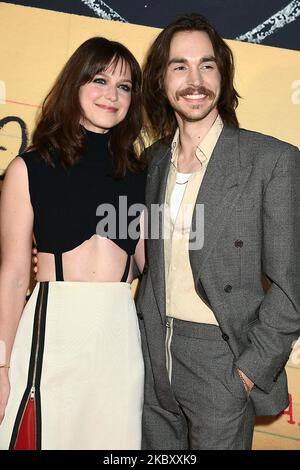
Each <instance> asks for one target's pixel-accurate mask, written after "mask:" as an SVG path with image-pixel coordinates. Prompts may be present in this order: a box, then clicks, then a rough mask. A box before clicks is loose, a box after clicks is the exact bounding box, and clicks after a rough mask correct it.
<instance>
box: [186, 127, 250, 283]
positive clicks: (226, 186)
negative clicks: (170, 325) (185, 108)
mask: <svg viewBox="0 0 300 470" xmlns="http://www.w3.org/2000/svg"><path fill="white" fill-rule="evenodd" d="M251 169H252V166H251V165H248V166H245V167H242V165H241V159H240V145H239V130H238V129H233V128H228V127H224V129H223V131H222V133H221V135H220V137H219V140H218V142H217V144H216V146H215V149H214V151H213V154H212V156H211V159H210V161H209V164H208V166H207V169H206V173H205V175H204V178H203V181H202V185H201V188H200V191H199V193H198V196H197V200H196V205H195V209H194V213H193V219H192V227H191V234H190V253H189V254H190V262H191V267H192V271H193V275H194V280H195V283H196V285H197V283H198V280H199V279H198V276H199V275H200V274H201V269H203V266H204V264H205V262H206V260H207V259H208V257H209V255H210V253H211V251H212V249H213V248H214V246H215V244H216V242H217V239H218V237H219V236H220V234H221V232H222V229H223V227H224V225H225V224H226V223H227V222H228V218H229V216H230V213H231V211H232V210H233V208H234V206H235V204H236V202H237V200H238V198H239V197H240V195H241V193H242V191H243V188H244V186H245V183H246V181H247V179H248V176H249V174H250V172H251ZM197 204H203V205H204V240H203V241H204V243H203V247H202V248H201V249H193V248H192V246H193V245H192V243H191V242H192V234H193V233H197V220H196V219H197V211H196V207H197ZM200 229H201V228H200ZM198 231H199V225H198Z"/></svg>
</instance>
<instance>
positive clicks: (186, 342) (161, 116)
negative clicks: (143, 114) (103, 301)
mask: <svg viewBox="0 0 300 470" xmlns="http://www.w3.org/2000/svg"><path fill="white" fill-rule="evenodd" d="M233 76H234V65H233V58H232V53H231V51H230V49H229V47H228V46H227V45H226V43H225V42H224V41H223V40H222V39H221V37H220V36H219V34H218V33H217V32H216V31H215V29H214V28H213V27H212V26H211V25H210V24H209V23H208V21H207V20H206V19H205V18H204V17H202V16H200V15H196V14H193V15H188V16H182V17H180V18H179V19H178V20H176V21H175V22H173V23H171V24H170V25H169V26H167V27H166V28H165V29H164V30H163V31H162V32H161V33H160V34H159V36H158V37H157V39H156V40H155V41H154V44H153V45H152V47H151V49H150V52H149V55H148V58H147V61H146V64H145V68H144V80H145V85H144V94H145V107H146V111H147V114H148V117H149V121H150V124H151V126H152V129H153V130H154V133H155V135H156V136H157V137H161V140H159V141H158V142H156V143H155V144H154V145H153V146H151V147H150V148H149V149H148V150H147V153H148V157H149V162H150V163H149V171H148V181H147V191H146V202H147V206H148V210H149V224H148V225H149V226H148V234H149V239H148V240H147V252H148V266H146V268H145V270H144V276H143V279H142V282H141V286H140V289H139V295H138V299H137V311H138V315H139V318H140V327H141V334H142V342H143V348H144V358H145V367H146V384H145V405H144V415H143V435H144V438H143V448H146V449H188V448H189V449H250V448H251V444H252V436H253V428H254V419H255V415H276V414H278V413H279V412H281V411H282V410H283V409H285V408H286V407H287V405H288V394H287V381H286V374H285V371H284V367H285V364H286V362H287V360H288V357H289V353H290V351H291V348H292V344H293V341H294V340H296V339H297V337H298V335H299V333H300V314H299V311H300V310H299V309H300V243H299V231H300V153H299V151H298V149H296V148H295V147H293V146H291V145H288V144H286V143H283V142H281V141H279V140H276V139H274V138H272V137H268V136H264V135H262V134H258V133H254V132H250V131H246V130H242V129H239V127H238V121H237V118H236V114H235V109H236V106H237V103H238V94H237V92H236V90H235V89H234V86H233ZM161 205H164V211H163V224H161V226H159V224H158V222H157V221H155V220H154V219H155V217H150V213H151V216H152V215H153V213H154V212H155V210H154V208H155V207H157V206H161ZM190 207H192V208H193V211H192V213H191V214H192V217H191V216H189V215H188V213H189V211H188V210H187V209H188V208H190ZM199 207H202V208H203V207H204V223H203V226H204V233H203V230H202V223H201V217H200V216H201V214H202V213H203V212H201V210H198V209H199ZM190 212H191V211H190ZM199 214H200V216H199ZM166 228H167V230H166ZM158 229H159V235H158V236H154V235H153V233H156V232H157V230H158ZM168 230H169V232H170V236H168V233H167V235H166V232H168ZM180 234H181V235H182V236H180ZM186 234H188V236H187V237H186ZM188 237H189V243H187V242H186V240H187V239H188ZM202 242H203V243H202ZM202 245H203V246H202ZM263 275H264V276H265V277H266V278H267V279H268V281H269V284H270V285H269V288H268V290H266V291H264V289H263V288H262V282H261V280H262V277H263Z"/></svg>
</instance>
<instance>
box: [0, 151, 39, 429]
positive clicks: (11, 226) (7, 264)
mask: <svg viewBox="0 0 300 470" xmlns="http://www.w3.org/2000/svg"><path fill="white" fill-rule="evenodd" d="M32 229H33V210H32V206H31V202H30V195H29V188H28V177H27V168H26V165H25V163H24V161H23V160H22V159H21V158H19V157H17V158H15V159H14V160H13V161H12V163H11V164H10V165H9V167H8V169H7V172H6V176H5V180H4V183H3V187H2V192H1V198H0V247H1V264H0V354H1V356H0V366H1V365H9V361H10V355H11V350H12V346H13V342H14V338H15V335H16V330H17V327H18V324H19V321H20V317H21V314H22V310H23V308H24V304H25V299H26V292H27V289H28V286H29V282H30V265H31V246H32ZM8 392H9V386H8V368H6V367H0V423H1V421H2V419H3V416H4V409H5V406H6V402H7V399H8Z"/></svg>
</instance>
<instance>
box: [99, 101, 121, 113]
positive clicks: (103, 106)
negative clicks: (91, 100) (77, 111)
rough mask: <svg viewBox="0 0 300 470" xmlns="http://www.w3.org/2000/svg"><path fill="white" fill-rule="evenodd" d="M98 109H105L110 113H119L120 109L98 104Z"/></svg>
mask: <svg viewBox="0 0 300 470" xmlns="http://www.w3.org/2000/svg"><path fill="white" fill-rule="evenodd" d="M95 105H96V106H98V108H101V109H105V111H109V112H111V113H116V112H117V111H118V108H114V107H113V106H107V105H105V104H97V103H95Z"/></svg>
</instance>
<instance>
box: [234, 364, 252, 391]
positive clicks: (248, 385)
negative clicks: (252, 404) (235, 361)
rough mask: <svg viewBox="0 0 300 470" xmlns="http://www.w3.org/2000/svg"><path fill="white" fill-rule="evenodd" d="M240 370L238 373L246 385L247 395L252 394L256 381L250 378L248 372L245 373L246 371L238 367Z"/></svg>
mask: <svg viewBox="0 0 300 470" xmlns="http://www.w3.org/2000/svg"><path fill="white" fill-rule="evenodd" d="M237 371H238V374H239V376H240V378H241V381H242V382H243V384H244V387H245V390H246V392H247V395H250V393H251V390H252V388H253V387H254V383H253V382H252V380H250V379H249V378H248V377H247V375H246V374H244V372H243V371H242V370H240V369H237Z"/></svg>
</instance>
